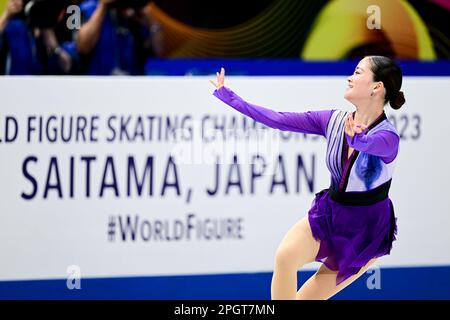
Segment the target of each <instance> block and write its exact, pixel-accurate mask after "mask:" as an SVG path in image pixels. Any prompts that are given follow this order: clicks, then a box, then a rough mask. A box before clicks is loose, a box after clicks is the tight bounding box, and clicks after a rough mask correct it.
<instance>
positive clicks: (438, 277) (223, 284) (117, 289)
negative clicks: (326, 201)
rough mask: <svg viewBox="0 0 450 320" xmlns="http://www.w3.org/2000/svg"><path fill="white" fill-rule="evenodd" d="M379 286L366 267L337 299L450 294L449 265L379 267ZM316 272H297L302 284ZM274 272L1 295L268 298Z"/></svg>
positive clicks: (60, 285)
mask: <svg viewBox="0 0 450 320" xmlns="http://www.w3.org/2000/svg"><path fill="white" fill-rule="evenodd" d="M380 270H381V272H380V279H381V281H380V288H379V289H377V288H373V289H369V288H368V286H367V282H368V280H369V278H370V277H371V276H372V275H373V273H365V274H363V275H362V276H361V277H360V278H359V279H357V280H356V281H355V282H353V283H352V284H351V285H350V286H348V287H347V288H345V289H344V290H343V291H341V292H340V293H338V294H337V295H336V296H334V297H333V299H336V300H342V299H351V300H357V299H367V300H378V299H387V300H390V299H394V300H395V299H396V300H404V299H424V300H428V299H434V300H444V299H445V300H448V299H450V266H431V267H402V268H382V269H380ZM313 273H314V272H313V271H301V272H299V273H298V282H299V285H300V284H303V283H304V282H305V281H306V280H307V279H308V278H309V277H310V276H311V275H312V274H313ZM271 279H272V273H271V272H264V273H239V274H217V275H195V276H194V275H189V276H164V277H156V276H155V277H118V278H86V279H83V278H82V279H81V289H78V290H77V289H73V290H69V289H67V285H66V279H59V280H27V281H0V299H157V300H160V299H173V300H179V299H183V300H185V299H186V300H198V299H202V300H216V299H224V300H268V299H270V283H271Z"/></svg>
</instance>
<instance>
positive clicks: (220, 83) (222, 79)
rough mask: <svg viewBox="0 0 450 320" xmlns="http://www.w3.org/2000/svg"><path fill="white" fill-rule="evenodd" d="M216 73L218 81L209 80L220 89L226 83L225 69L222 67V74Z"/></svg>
mask: <svg viewBox="0 0 450 320" xmlns="http://www.w3.org/2000/svg"><path fill="white" fill-rule="evenodd" d="M216 75H217V82H215V81H213V80H209V82H211V83H212V84H213V85H214V86H215V87H216V89H220V88H221V87H223V86H224V83H225V69H224V68H221V69H220V74H219V73H218V72H216Z"/></svg>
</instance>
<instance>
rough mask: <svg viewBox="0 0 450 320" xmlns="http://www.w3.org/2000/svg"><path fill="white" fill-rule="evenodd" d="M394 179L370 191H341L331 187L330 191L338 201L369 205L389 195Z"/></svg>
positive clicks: (346, 203) (354, 204) (332, 196)
mask: <svg viewBox="0 0 450 320" xmlns="http://www.w3.org/2000/svg"><path fill="white" fill-rule="evenodd" d="M391 182H392V179H389V180H388V181H386V182H385V183H383V184H381V185H379V186H378V187H376V188H374V189H371V190H368V191H347V192H343V191H339V190H337V189H336V188H333V187H330V188H329V189H328V193H329V195H330V197H331V199H333V200H334V201H336V202H339V203H341V204H344V205H353V206H367V205H372V204H375V203H377V202H380V201H382V200H384V199H386V198H387V197H388V196H389V189H390V187H391Z"/></svg>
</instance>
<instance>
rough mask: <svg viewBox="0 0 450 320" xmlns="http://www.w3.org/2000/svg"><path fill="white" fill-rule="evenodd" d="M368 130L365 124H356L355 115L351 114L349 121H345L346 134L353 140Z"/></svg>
mask: <svg viewBox="0 0 450 320" xmlns="http://www.w3.org/2000/svg"><path fill="white" fill-rule="evenodd" d="M366 128H367V126H365V125H363V124H356V123H355V121H354V120H353V114H352V113H350V114H349V115H348V117H347V119H346V120H345V132H346V133H347V135H348V136H350V137H351V138H353V136H354V135H355V134H358V133H361V132H363V131H364V130H365V129H366Z"/></svg>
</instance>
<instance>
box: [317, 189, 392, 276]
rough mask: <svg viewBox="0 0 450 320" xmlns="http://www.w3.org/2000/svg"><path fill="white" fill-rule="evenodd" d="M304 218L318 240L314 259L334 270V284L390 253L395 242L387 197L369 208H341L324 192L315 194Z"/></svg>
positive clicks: (364, 206) (389, 201)
mask: <svg viewBox="0 0 450 320" xmlns="http://www.w3.org/2000/svg"><path fill="white" fill-rule="evenodd" d="M308 219H309V224H310V226H311V231H312V234H313V236H314V238H315V239H316V240H318V241H320V249H319V252H318V253H317V256H316V259H315V260H316V261H318V262H322V263H323V264H324V265H325V266H326V267H327V268H328V269H330V270H333V271H338V273H337V278H336V285H339V284H340V283H341V282H343V281H345V280H346V279H347V278H349V277H351V276H352V275H354V274H357V273H358V272H359V270H360V269H361V268H362V267H363V266H365V265H366V264H367V263H368V262H369V261H370V260H371V259H373V258H378V257H381V256H383V255H387V254H390V252H391V249H392V243H393V242H394V241H395V240H396V235H397V218H396V217H395V214H394V206H393V204H392V201H391V199H389V197H387V198H385V199H383V200H381V201H378V202H376V203H375V204H371V205H361V206H360V205H344V204H341V203H339V202H336V201H334V200H333V199H332V198H331V196H330V194H329V193H328V189H324V190H322V191H320V192H318V193H316V196H315V198H314V200H313V202H312V207H311V209H310V210H309V212H308Z"/></svg>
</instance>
